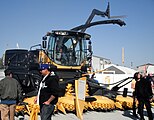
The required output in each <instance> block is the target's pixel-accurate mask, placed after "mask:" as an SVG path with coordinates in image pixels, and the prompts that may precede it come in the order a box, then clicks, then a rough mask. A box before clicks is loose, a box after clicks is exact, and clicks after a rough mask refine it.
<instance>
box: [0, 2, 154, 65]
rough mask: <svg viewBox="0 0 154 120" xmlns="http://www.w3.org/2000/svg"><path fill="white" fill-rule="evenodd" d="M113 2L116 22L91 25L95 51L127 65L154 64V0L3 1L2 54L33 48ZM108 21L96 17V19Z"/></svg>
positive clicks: (0, 5) (0, 24)
mask: <svg viewBox="0 0 154 120" xmlns="http://www.w3.org/2000/svg"><path fill="white" fill-rule="evenodd" d="M108 2H110V8H111V9H110V14H111V16H120V15H126V17H125V18H120V19H121V20H123V21H124V22H125V23H126V26H123V27H120V26H118V25H116V24H114V25H113V24H108V25H99V26H94V27H90V28H88V29H87V30H86V33H88V34H90V35H91V41H92V46H93V54H94V55H96V56H100V57H103V58H107V59H110V60H111V62H112V63H114V64H118V65H122V48H124V58H125V59H124V64H123V65H124V66H127V67H133V68H135V67H136V66H139V65H143V64H146V63H152V64H154V54H153V52H154V30H153V29H154V14H153V11H154V0H0V57H2V55H3V54H4V52H5V50H6V49H12V48H16V47H17V44H18V46H19V47H20V48H24V49H30V47H31V46H33V45H35V44H39V43H41V41H42V37H43V36H44V35H45V34H46V33H47V32H48V31H52V30H57V29H58V30H69V29H71V28H74V27H76V26H79V25H82V24H84V23H85V22H86V20H87V19H88V17H89V15H90V14H91V12H92V10H93V9H98V10H100V11H105V10H106V7H107V3H108ZM100 20H107V18H103V17H101V16H95V17H94V19H93V22H95V21H100Z"/></svg>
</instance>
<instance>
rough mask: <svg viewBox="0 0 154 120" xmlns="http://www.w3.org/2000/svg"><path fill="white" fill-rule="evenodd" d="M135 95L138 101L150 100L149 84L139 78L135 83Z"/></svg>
mask: <svg viewBox="0 0 154 120" xmlns="http://www.w3.org/2000/svg"><path fill="white" fill-rule="evenodd" d="M135 95H136V97H137V99H138V100H139V99H145V100H150V99H151V98H152V95H153V93H152V87H151V82H150V81H149V80H147V79H145V78H141V80H140V81H137V82H136V85H135Z"/></svg>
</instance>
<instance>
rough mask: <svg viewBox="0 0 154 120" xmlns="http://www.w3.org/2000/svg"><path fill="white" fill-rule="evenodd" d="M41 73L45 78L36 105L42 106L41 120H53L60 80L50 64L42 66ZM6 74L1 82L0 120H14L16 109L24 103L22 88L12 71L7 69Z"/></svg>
mask: <svg viewBox="0 0 154 120" xmlns="http://www.w3.org/2000/svg"><path fill="white" fill-rule="evenodd" d="M40 72H41V74H42V76H43V78H42V81H41V83H40V85H39V86H40V87H39V90H38V95H37V97H36V99H35V101H34V103H35V102H36V103H37V104H38V105H39V106H40V116H41V120H51V116H52V114H53V112H54V109H55V105H56V103H57V102H58V96H59V95H58V94H59V78H58V76H57V75H56V73H54V71H51V69H50V66H49V65H48V64H42V65H41V66H40ZM4 73H5V78H4V79H2V80H0V120H14V118H15V117H14V115H15V107H16V105H19V104H20V103H22V101H23V95H22V88H21V85H20V84H19V82H18V81H17V80H16V79H14V78H13V77H12V75H13V73H12V71H11V70H9V69H6V70H5V71H4Z"/></svg>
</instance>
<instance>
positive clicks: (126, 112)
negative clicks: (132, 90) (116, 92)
mask: <svg viewBox="0 0 154 120" xmlns="http://www.w3.org/2000/svg"><path fill="white" fill-rule="evenodd" d="M122 115H123V116H125V117H128V118H130V119H132V120H138V119H137V118H136V117H134V116H133V113H132V112H131V111H130V110H124V112H123V114H122Z"/></svg>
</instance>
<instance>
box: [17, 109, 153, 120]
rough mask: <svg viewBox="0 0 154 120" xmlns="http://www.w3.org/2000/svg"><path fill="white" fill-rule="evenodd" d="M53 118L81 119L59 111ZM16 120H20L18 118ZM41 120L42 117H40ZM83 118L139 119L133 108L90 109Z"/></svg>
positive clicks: (26, 119)
mask: <svg viewBox="0 0 154 120" xmlns="http://www.w3.org/2000/svg"><path fill="white" fill-rule="evenodd" d="M152 111H153V116H154V108H152ZM144 115H145V120H148V118H147V113H146V111H144ZM52 118H53V119H52V120H79V119H78V118H77V117H76V115H75V114H73V113H68V114H66V115H64V114H61V113H58V114H55V115H54V116H53V117H52ZM15 120H18V119H17V118H16V119H15ZM24 120H29V117H28V116H25V119H24ZM39 120H41V119H40V117H39ZM83 120H138V119H136V118H134V117H133V116H132V111H131V110H126V111H120V110H115V111H112V112H96V111H88V112H85V113H84V114H83Z"/></svg>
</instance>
